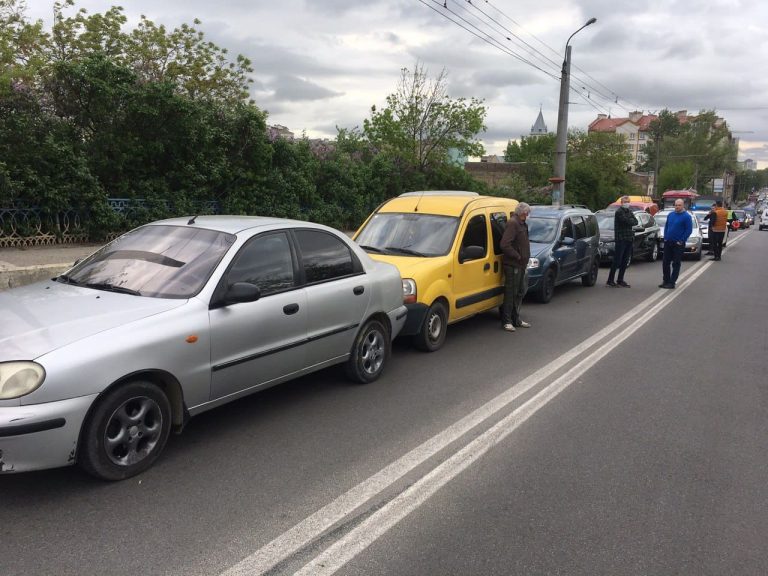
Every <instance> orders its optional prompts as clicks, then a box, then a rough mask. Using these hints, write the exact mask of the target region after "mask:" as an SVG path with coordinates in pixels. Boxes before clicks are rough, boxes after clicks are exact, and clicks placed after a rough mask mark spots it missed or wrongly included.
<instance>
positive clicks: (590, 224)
mask: <svg viewBox="0 0 768 576" xmlns="http://www.w3.org/2000/svg"><path fill="white" fill-rule="evenodd" d="M584 221H585V222H586V223H587V234H588V235H589V236H590V237H592V236H597V218H595V216H593V215H589V216H584Z"/></svg>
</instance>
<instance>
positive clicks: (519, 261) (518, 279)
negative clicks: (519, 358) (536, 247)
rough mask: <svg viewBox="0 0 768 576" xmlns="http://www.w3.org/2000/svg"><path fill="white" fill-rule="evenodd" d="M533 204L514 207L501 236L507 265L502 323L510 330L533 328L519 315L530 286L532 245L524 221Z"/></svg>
mask: <svg viewBox="0 0 768 576" xmlns="http://www.w3.org/2000/svg"><path fill="white" fill-rule="evenodd" d="M530 213H531V207H530V206H529V205H528V204H526V203H525V202H520V203H519V204H518V205H517V207H516V208H515V213H514V214H512V215H511V216H510V218H509V222H507V227H506V228H505V229H504V235H503V236H502V237H501V250H502V252H503V253H504V255H503V256H502V264H503V265H504V304H503V305H502V307H501V327H502V328H503V329H504V330H506V331H507V332H514V331H515V329H516V328H530V327H531V325H530V324H529V323H528V322H525V321H524V320H521V319H520V305H521V304H522V302H523V297H524V296H525V293H526V291H527V290H528V275H527V274H526V270H527V269H528V259H529V258H530V257H531V245H530V242H529V241H528V225H527V224H526V223H525V221H526V219H527V218H528V214H530Z"/></svg>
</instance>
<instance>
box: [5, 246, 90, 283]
mask: <svg viewBox="0 0 768 576" xmlns="http://www.w3.org/2000/svg"><path fill="white" fill-rule="evenodd" d="M100 247H101V244H70V245H62V244H57V245H55V246H33V247H31V248H0V290H7V289H8V288H16V287H18V286H24V285H25V284H31V283H33V282H39V281H40V280H47V279H48V278H53V277H54V276H58V275H59V274H61V273H62V272H64V271H65V270H67V269H68V268H71V267H72V265H73V264H74V263H75V261H76V260H79V259H81V258H84V257H86V256H88V255H89V254H92V253H93V252H95V251H96V250H98V249H99V248H100Z"/></svg>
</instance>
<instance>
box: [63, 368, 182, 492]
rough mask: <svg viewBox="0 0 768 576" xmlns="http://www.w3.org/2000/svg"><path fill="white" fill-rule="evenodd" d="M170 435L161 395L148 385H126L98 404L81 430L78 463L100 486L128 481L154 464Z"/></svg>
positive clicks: (168, 413) (168, 412)
mask: <svg viewBox="0 0 768 576" xmlns="http://www.w3.org/2000/svg"><path fill="white" fill-rule="evenodd" d="M170 430H171V406H170V403H169V402H168V398H167V397H166V396H165V394H164V393H163V391H162V390H160V388H158V387H157V386H155V385H154V384H152V383H151V382H145V381H135V382H130V383H128V384H125V385H122V386H119V387H118V388H115V389H114V390H112V391H110V392H108V393H107V394H106V395H105V396H104V397H103V398H101V399H99V400H98V401H97V404H96V405H95V406H94V408H93V410H92V412H91V414H90V415H89V417H88V420H87V422H86V424H85V426H84V427H83V431H82V436H81V440H80V449H79V451H78V454H77V460H78V463H79V464H80V466H82V468H83V469H85V471H86V472H88V473H89V474H92V475H94V476H96V477H97V478H101V479H103V480H122V479H124V478H130V477H131V476H135V475H136V474H139V473H141V472H143V471H144V470H146V469H147V468H149V467H150V466H151V465H152V464H153V463H154V461H155V460H157V458H158V456H160V453H161V452H162V451H163V448H164V447H165V443H166V442H167V440H168V434H169V433H170Z"/></svg>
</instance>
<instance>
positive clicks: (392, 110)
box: [363, 63, 486, 182]
mask: <svg viewBox="0 0 768 576" xmlns="http://www.w3.org/2000/svg"><path fill="white" fill-rule="evenodd" d="M485 116H486V109H485V106H484V105H483V104H482V101H480V100H476V99H474V98H471V99H469V100H467V99H465V98H458V99H452V98H451V97H450V96H449V95H448V92H447V73H446V71H445V70H443V71H441V72H440V74H439V75H438V76H437V77H436V78H434V79H430V78H429V76H428V75H427V72H426V71H425V69H424V67H423V66H422V65H421V64H418V63H417V64H416V66H415V67H414V70H413V71H412V72H411V71H409V70H408V69H407V68H403V69H402V74H401V77H400V83H399V85H398V87H397V91H396V92H395V93H394V94H390V95H389V96H387V105H386V107H384V108H383V109H382V110H377V109H376V107H375V106H373V107H372V108H371V116H370V118H368V119H366V120H365V121H364V123H363V133H364V134H365V136H366V138H368V140H369V141H370V142H371V143H372V144H373V145H374V146H375V147H376V148H377V149H378V150H379V151H380V153H383V154H387V155H389V156H391V157H392V158H393V160H394V162H395V164H396V165H397V166H398V168H399V169H401V171H403V172H404V173H405V174H406V175H407V173H408V172H413V171H416V172H419V173H421V174H427V173H428V172H430V171H432V170H436V169H438V168H439V167H443V166H444V165H445V164H447V163H448V162H449V158H448V151H449V150H451V149H455V150H457V151H458V152H460V153H461V154H463V155H465V156H481V155H482V154H483V152H484V149H483V146H482V144H481V143H480V142H479V140H477V135H478V134H479V133H481V132H483V131H484V130H485V125H484V121H485ZM415 181H416V182H419V181H424V179H423V178H418V177H417V178H416V179H415Z"/></svg>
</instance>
